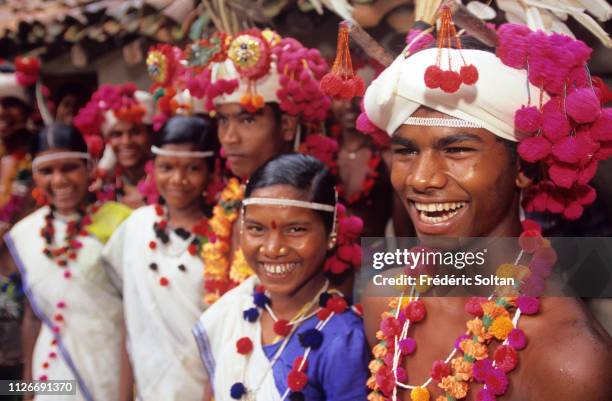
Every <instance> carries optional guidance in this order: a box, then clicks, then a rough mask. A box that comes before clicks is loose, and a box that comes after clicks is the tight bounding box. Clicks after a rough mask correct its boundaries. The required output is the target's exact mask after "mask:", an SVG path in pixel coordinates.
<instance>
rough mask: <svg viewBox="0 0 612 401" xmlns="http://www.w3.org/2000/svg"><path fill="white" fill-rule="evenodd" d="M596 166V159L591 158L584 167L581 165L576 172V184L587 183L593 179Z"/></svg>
mask: <svg viewBox="0 0 612 401" xmlns="http://www.w3.org/2000/svg"><path fill="white" fill-rule="evenodd" d="M597 166H598V163H597V161H595V160H592V161H590V162H589V163H587V164H586V165H585V166H584V167H582V169H581V170H580V171H579V172H578V178H577V179H576V180H577V181H578V184H581V185H586V184H588V183H589V182H590V181H591V180H592V179H593V177H595V174H596V173H597Z"/></svg>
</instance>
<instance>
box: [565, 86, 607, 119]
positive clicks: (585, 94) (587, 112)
mask: <svg viewBox="0 0 612 401" xmlns="http://www.w3.org/2000/svg"><path fill="white" fill-rule="evenodd" d="M565 105H566V109H567V114H568V115H569V116H570V117H571V118H572V119H573V120H574V121H576V122H577V123H581V124H584V123H590V122H593V121H595V120H597V119H598V118H599V116H600V114H601V106H600V104H599V99H598V98H597V96H595V93H593V90H592V89H591V88H582V89H577V90H575V91H574V92H572V93H571V94H570V95H569V96H568V97H567V99H566V101H565Z"/></svg>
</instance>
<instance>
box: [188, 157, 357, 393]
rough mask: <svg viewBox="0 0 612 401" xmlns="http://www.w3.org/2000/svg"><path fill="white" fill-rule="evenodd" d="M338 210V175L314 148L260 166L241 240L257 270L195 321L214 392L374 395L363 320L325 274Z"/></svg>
mask: <svg viewBox="0 0 612 401" xmlns="http://www.w3.org/2000/svg"><path fill="white" fill-rule="evenodd" d="M338 210H339V205H338V204H337V195H336V194H335V190H334V178H333V176H332V175H331V173H330V172H329V171H328V170H327V169H326V168H325V166H324V165H323V163H321V162H320V161H318V160H316V159H314V158H312V157H310V156H304V155H300V154H292V155H283V156H280V157H278V158H276V159H273V160H271V161H269V162H268V163H266V164H265V165H263V166H262V167H261V168H260V169H259V170H257V171H256V172H255V173H254V174H253V175H252V176H251V178H250V180H249V183H248V184H247V187H246V191H245V200H244V201H243V210H242V213H243V216H242V219H243V220H242V222H241V224H242V226H241V227H242V229H241V232H242V234H241V247H242V250H243V252H244V256H245V258H246V260H247V262H248V263H249V265H250V266H251V267H252V268H253V269H254V270H255V272H256V276H252V277H250V278H249V279H247V280H246V281H245V282H243V283H242V284H241V285H240V286H238V287H236V288H234V289H233V290H231V291H229V292H227V293H226V294H225V295H224V296H223V297H221V299H220V300H218V301H217V302H216V303H215V304H214V305H212V306H211V307H210V308H209V309H208V310H207V311H206V312H205V313H204V314H203V315H202V317H201V318H200V320H199V322H198V323H197V325H196V326H195V328H194V334H195V336H196V339H197V341H198V345H199V347H200V352H201V357H202V361H203V362H204V365H205V366H206V369H207V371H208V374H209V376H210V383H211V387H212V393H213V396H214V400H215V401H232V400H253V401H255V400H256V401H279V400H291V401H301V400H309V401H349V400H351V401H352V400H365V399H366V387H365V382H366V377H367V364H368V361H367V359H368V356H369V351H368V349H367V344H366V339H365V334H364V330H363V324H362V321H361V318H360V317H359V316H358V313H357V311H356V308H354V307H351V302H350V298H349V297H348V296H344V295H343V294H342V293H341V292H340V291H338V290H337V289H336V288H337V287H336V284H339V283H337V282H336V280H335V278H334V277H332V276H333V274H326V270H327V269H326V263H325V261H326V258H327V257H328V256H329V255H328V252H329V250H331V249H334V247H335V245H336V244H335V242H336V230H335V226H336V224H335V221H336V214H337V212H338ZM338 241H339V242H342V243H343V244H346V243H347V242H346V241H347V239H346V238H345V237H344V236H342V235H341V236H339V237H338ZM352 249H354V250H355V251H356V252H359V247H356V248H352ZM327 273H329V272H327ZM347 273H350V271H347ZM330 281H331V282H330ZM209 399H210V398H209Z"/></svg>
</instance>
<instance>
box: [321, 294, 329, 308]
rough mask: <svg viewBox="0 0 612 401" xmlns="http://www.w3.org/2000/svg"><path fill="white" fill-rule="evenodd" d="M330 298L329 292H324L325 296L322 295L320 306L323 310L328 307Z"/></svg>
mask: <svg viewBox="0 0 612 401" xmlns="http://www.w3.org/2000/svg"><path fill="white" fill-rule="evenodd" d="M330 298H331V295H329V294H328V293H327V292H324V293H323V294H321V295H320V296H319V306H320V307H321V308H325V305H327V301H329V299H330Z"/></svg>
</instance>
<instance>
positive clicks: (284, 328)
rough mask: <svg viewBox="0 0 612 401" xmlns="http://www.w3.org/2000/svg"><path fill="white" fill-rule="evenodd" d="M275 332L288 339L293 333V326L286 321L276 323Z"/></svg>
mask: <svg viewBox="0 0 612 401" xmlns="http://www.w3.org/2000/svg"><path fill="white" fill-rule="evenodd" d="M273 329H274V332H275V333H276V334H278V335H279V336H281V337H286V336H287V335H288V334H289V333H290V332H291V325H290V324H289V322H288V321H287V320H285V319H280V320H278V321H277V322H274V328H273Z"/></svg>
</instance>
